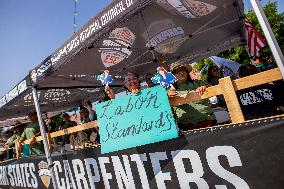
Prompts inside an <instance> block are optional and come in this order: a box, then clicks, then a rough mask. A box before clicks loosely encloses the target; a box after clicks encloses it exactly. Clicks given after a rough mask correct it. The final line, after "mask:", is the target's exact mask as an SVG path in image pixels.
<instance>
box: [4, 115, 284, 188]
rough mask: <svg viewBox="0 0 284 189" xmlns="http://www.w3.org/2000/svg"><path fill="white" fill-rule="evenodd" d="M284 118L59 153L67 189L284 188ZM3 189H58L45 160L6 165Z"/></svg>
mask: <svg viewBox="0 0 284 189" xmlns="http://www.w3.org/2000/svg"><path fill="white" fill-rule="evenodd" d="M283 123H284V117H279V118H273V119H266V120H261V121H252V122H247V123H242V124H232V125H227V126H223V127H216V128H212V129H207V130H206V129H205V130H200V131H192V132H188V133H184V134H183V135H181V136H180V137H179V138H176V139H171V140H167V141H163V142H158V143H154V144H149V145H144V146H141V147H137V148H131V149H127V150H122V151H117V152H112V153H107V154H103V155H102V154H100V149H99V148H92V149H84V150H79V151H74V152H66V153H58V154H53V161H54V165H53V168H54V171H55V180H56V182H57V184H58V188H59V189H65V188H68V189H69V188H78V189H89V188H119V189H122V188H129V189H134V188H137V189H140V188H142V189H149V188H158V189H165V188H171V189H172V188H181V189H185V188H202V189H206V188H236V189H248V188H251V189H252V188H257V189H267V188H269V189H279V188H284V177H283V176H282V175H283V168H284V161H283V159H284V148H283V144H284V137H283V131H284V127H283ZM0 165H1V166H0V188H40V189H44V188H50V189H51V188H53V185H52V182H51V177H50V173H49V171H48V169H47V164H46V159H45V157H44V156H40V157H30V158H22V159H19V160H11V161H8V162H5V163H1V164H0Z"/></svg>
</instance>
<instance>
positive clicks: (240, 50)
mask: <svg viewBox="0 0 284 189" xmlns="http://www.w3.org/2000/svg"><path fill="white" fill-rule="evenodd" d="M263 10H264V12H265V15H266V17H267V20H268V21H269V23H270V25H271V28H272V31H273V33H274V35H275V37H276V39H277V41H278V43H279V45H280V47H281V49H282V51H283V50H284V35H283V34H284V13H279V12H278V10H277V2H272V1H269V2H268V3H267V4H266V5H265V6H264V7H263ZM245 17H246V18H247V19H248V20H249V21H250V22H251V23H252V24H253V25H254V27H255V28H256V30H257V31H258V32H260V33H261V35H262V36H264V34H263V31H262V30H261V26H260V24H259V22H258V20H257V17H256V15H255V13H254V11H252V10H250V11H248V12H247V13H246V14H245ZM260 54H261V55H260V57H259V58H260V61H261V62H266V61H267V56H271V57H272V53H271V51H270V49H269V48H264V49H262V50H261V51H260ZM219 56H222V57H224V58H228V59H230V60H233V61H236V62H239V63H241V64H247V63H249V61H250V60H249V56H248V53H247V49H246V43H245V44H243V45H241V46H238V47H235V48H233V49H230V50H227V51H225V52H223V53H220V54H219ZM271 62H273V59H272V61H271Z"/></svg>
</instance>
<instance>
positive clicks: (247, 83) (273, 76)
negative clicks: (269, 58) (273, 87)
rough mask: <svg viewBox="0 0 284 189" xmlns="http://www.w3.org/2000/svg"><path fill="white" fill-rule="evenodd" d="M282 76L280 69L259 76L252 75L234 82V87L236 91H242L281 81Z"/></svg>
mask: <svg viewBox="0 0 284 189" xmlns="http://www.w3.org/2000/svg"><path fill="white" fill-rule="evenodd" d="M281 79H283V78H282V75H281V73H280V70H279V68H274V69H271V70H268V71H264V72H261V73H258V74H254V75H250V76H247V77H243V78H241V79H237V80H235V81H233V85H234V86H235V89H236V90H237V91H238V90H242V89H246V88H249V87H254V86H257V85H262V84H265V83H270V82H273V81H277V80H281Z"/></svg>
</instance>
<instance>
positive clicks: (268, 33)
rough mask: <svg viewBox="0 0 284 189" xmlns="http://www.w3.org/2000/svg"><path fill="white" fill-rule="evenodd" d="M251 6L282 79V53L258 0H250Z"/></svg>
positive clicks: (283, 68)
mask: <svg viewBox="0 0 284 189" xmlns="http://www.w3.org/2000/svg"><path fill="white" fill-rule="evenodd" d="M250 2H251V5H252V7H253V9H254V12H255V14H256V17H257V19H258V21H259V23H260V26H261V28H262V31H263V33H264V35H265V38H266V40H267V42H268V44H269V47H270V49H271V51H272V54H273V56H274V58H275V60H276V63H277V65H278V67H279V69H280V72H281V74H282V78H284V57H283V54H282V51H281V49H280V47H279V45H278V43H277V41H276V38H275V36H274V34H273V32H272V29H271V27H270V24H269V22H268V20H267V18H266V16H265V14H264V11H263V9H262V7H261V4H260V2H259V0H250Z"/></svg>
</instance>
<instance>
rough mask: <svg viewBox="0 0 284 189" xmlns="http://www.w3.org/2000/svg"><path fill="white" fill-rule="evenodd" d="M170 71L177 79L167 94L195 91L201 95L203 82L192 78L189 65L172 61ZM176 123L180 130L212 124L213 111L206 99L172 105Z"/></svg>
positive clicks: (204, 86)
mask: <svg viewBox="0 0 284 189" xmlns="http://www.w3.org/2000/svg"><path fill="white" fill-rule="evenodd" d="M170 70H171V72H172V73H173V74H174V75H175V77H176V78H177V79H178V80H177V82H176V83H174V87H175V89H172V88H171V89H170V90H168V96H169V97H170V98H171V97H175V96H180V95H183V94H186V93H188V92H189V91H195V92H197V93H198V94H199V95H202V94H203V93H204V92H205V90H206V85H205V82H203V81H201V80H192V79H191V78H190V75H189V73H190V72H191V70H192V69H191V67H190V66H189V65H182V64H180V63H173V64H171V67H170ZM173 109H174V112H175V114H176V119H177V124H178V127H179V128H180V129H181V130H185V131H186V130H192V129H199V128H205V127H211V126H213V125H214V124H215V123H216V121H215V117H214V115H213V111H212V109H211V107H210V103H209V100H208V99H205V100H200V101H197V102H192V103H188V104H183V105H181V106H177V107H174V108H173Z"/></svg>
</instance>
